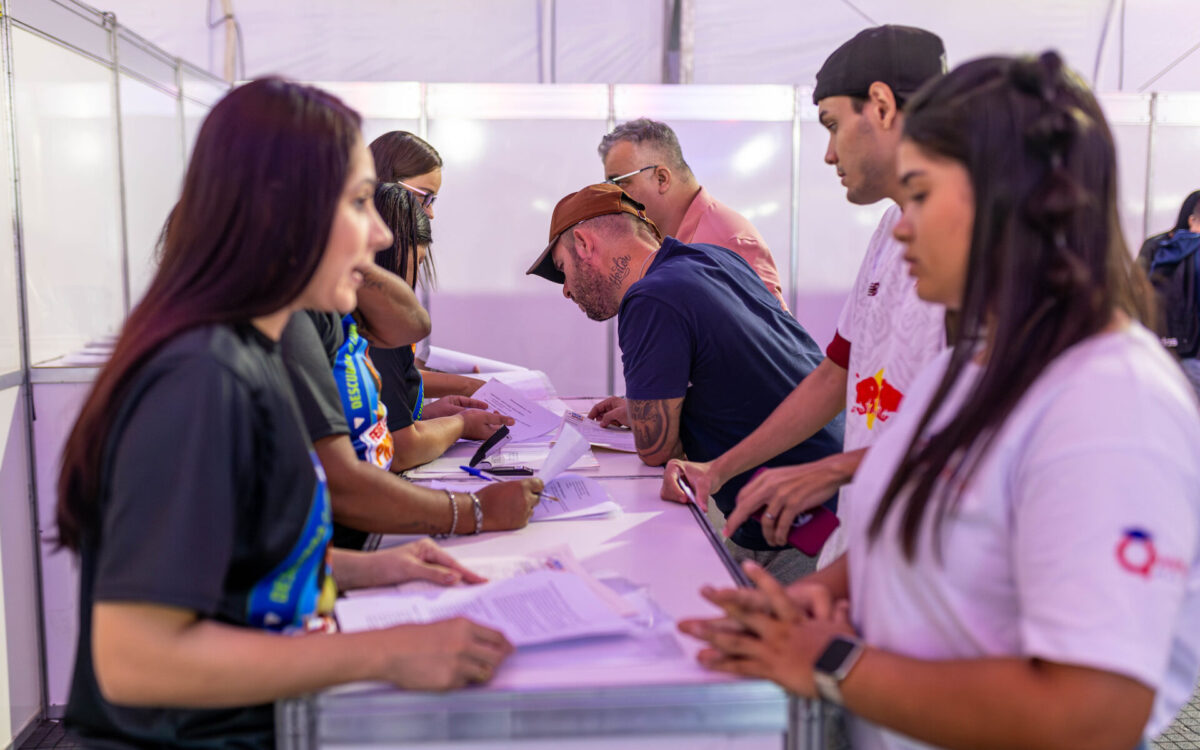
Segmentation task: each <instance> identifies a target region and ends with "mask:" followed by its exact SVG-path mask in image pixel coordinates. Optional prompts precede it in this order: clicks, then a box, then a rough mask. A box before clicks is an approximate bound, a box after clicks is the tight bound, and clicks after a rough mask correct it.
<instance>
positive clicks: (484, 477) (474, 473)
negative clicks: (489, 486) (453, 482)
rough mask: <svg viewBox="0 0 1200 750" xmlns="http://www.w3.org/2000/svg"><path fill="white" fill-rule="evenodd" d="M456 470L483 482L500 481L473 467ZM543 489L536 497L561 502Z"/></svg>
mask: <svg viewBox="0 0 1200 750" xmlns="http://www.w3.org/2000/svg"><path fill="white" fill-rule="evenodd" d="M458 468H460V469H462V470H463V471H465V472H467V473H468V474H470V475H471V476H473V477H476V478H477V479H482V480H483V481H485V482H499V481H500V480H499V479H496V478H495V477H493V476H489V475H488V474H486V473H484V472H485V471H486V470H484V469H476V468H475V467H474V466H459V467H458ZM544 489H545V486H544V485H543V491H541V492H538V493H537V495H538V497H543V498H545V499H547V500H553V501H555V502H559V503H561V502H562V498H558V497H555V496H554V495H550V494H547V493H546V492H545V491H544Z"/></svg>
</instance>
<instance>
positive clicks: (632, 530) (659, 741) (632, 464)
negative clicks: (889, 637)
mask: <svg viewBox="0 0 1200 750" xmlns="http://www.w3.org/2000/svg"><path fill="white" fill-rule="evenodd" d="M559 403H560V404H561V402H559ZM568 405H570V406H571V407H572V408H575V409H576V410H579V407H580V406H584V410H585V411H586V406H585V405H583V404H579V405H577V404H575V403H571V404H568ZM452 450H454V451H462V452H463V453H464V454H465V455H468V456H469V454H470V450H469V449H468V448H467V447H466V446H458V447H456V448H454V449H452ZM596 456H597V459H598V460H599V462H600V468H599V470H598V471H597V470H593V471H592V472H587V473H590V474H592V475H594V476H597V478H599V479H600V481H601V484H602V485H603V486H604V487H605V489H606V490H607V491H608V493H609V495H611V496H612V498H613V499H614V500H615V501H616V502H617V503H618V504H620V505H621V506H622V508H623V513H621V514H619V515H615V516H612V517H609V518H605V519H598V520H595V519H594V520H577V521H554V522H543V523H535V524H530V525H529V526H527V527H526V528H524V529H520V530H517V531H511V532H495V533H487V534H480V535H478V536H467V537H457V538H454V539H450V540H447V541H446V542H444V544H445V546H446V547H449V548H451V549H452V550H453V551H454V554H455V555H456V556H457V557H458V558H459V559H460V560H463V561H464V562H466V563H467V564H470V561H471V559H472V558H479V557H494V556H498V555H511V554H517V553H521V552H533V551H536V550H540V549H546V548H549V547H552V546H555V545H559V544H563V543H568V544H569V545H570V546H571V548H572V551H573V552H574V554H575V557H576V558H578V559H579V561H580V562H581V563H582V564H583V566H584V567H585V568H587V569H588V570H589V571H591V572H593V573H596V574H611V575H615V576H616V577H618V578H620V579H624V580H625V581H627V582H629V583H631V584H633V585H634V586H636V587H644V589H645V590H646V592H647V594H648V595H649V597H650V598H651V599H652V601H654V602H655V603H656V604H657V605H658V607H659V608H660V609H661V612H662V615H663V622H664V625H663V626H662V627H661V628H659V629H656V630H655V631H654V632H655V633H656V635H657V636H658V637H659V638H660V640H659V641H657V644H658V645H657V646H655V647H654V648H648V649H647V651H646V653H644V654H642V653H638V654H628V653H626V654H617V655H614V654H613V653H612V652H611V651H610V650H608V649H606V648H605V647H603V646H597V645H596V644H594V643H590V642H586V641H585V642H572V643H566V644H555V645H548V646H542V647H537V648H534V649H528V650H526V649H522V650H521V651H518V652H517V653H516V654H514V655H513V656H512V657H510V659H509V660H508V661H506V662H505V663H504V664H503V665H502V666H501V668H500V669H499V670H498V671H497V673H496V675H495V678H494V680H493V681H492V682H491V683H490V684H488V685H486V686H482V687H477V688H470V689H466V690H460V691H456V692H452V693H440V694H431V693H413V692H405V691H400V690H396V689H393V688H391V687H388V686H383V685H363V684H358V685H350V686H344V687H342V688H337V689H333V690H328V691H325V692H323V693H320V694H318V695H315V696H308V697H305V698H302V699H296V700H290V701H282V702H280V703H278V704H277V707H276V716H277V731H278V735H279V740H278V747H280V748H286V749H287V750H307V749H308V748H315V747H361V746H368V745H369V746H372V747H401V746H403V747H405V748H412V747H448V746H449V747H453V748H455V750H484V749H485V748H487V749H488V750H491V749H492V748H518V747H519V748H533V747H542V746H544V747H546V748H562V747H570V748H586V749H587V750H601V749H604V750H608V749H609V748H639V749H640V748H646V749H647V750H651V749H652V750H668V749H671V750H675V749H680V750H682V749H683V748H687V749H688V750H693V749H695V748H702V749H703V748H712V749H713V750H716V749H717V748H736V749H738V750H743V749H744V750H751V748H754V749H756V750H757V749H758V748H781V747H790V748H799V747H813V748H815V747H819V746H820V734H821V731H822V721H821V719H822V717H821V715H820V710H818V707H817V705H816V704H811V705H810V704H809V703H808V702H807V701H795V700H789V698H788V696H787V695H786V693H784V692H783V691H782V690H781V689H780V688H778V687H777V686H776V685H774V684H773V683H769V682H765V681H756V680H740V679H735V678H731V677H728V676H725V675H721V674H717V673H713V672H708V671H706V670H704V669H702V668H701V667H700V666H699V665H698V664H696V661H695V653H696V651H697V650H698V649H699V644H698V643H697V642H695V641H693V640H692V639H690V638H687V637H684V636H678V635H675V634H674V633H675V631H674V628H673V624H672V623H673V622H674V621H676V620H678V619H681V618H683V617H689V616H697V615H699V616H706V615H712V614H715V613H716V612H717V610H716V609H715V608H714V607H713V606H712V605H711V604H709V603H708V602H706V601H705V600H704V599H703V598H702V597H701V596H700V594H699V589H700V587H701V586H702V585H704V584H712V585H717V586H731V585H735V584H740V583H742V582H743V581H744V578H741V573H740V571H739V570H738V569H737V567H736V566H735V565H734V564H733V562H732V560H731V559H730V558H729V555H728V554H727V553H726V551H725V549H724V546H723V545H722V544H721V542H720V540H719V538H718V537H717V536H716V534H715V532H713V530H712V527H711V526H710V525H709V523H708V521H707V519H705V518H704V516H703V514H702V513H701V512H700V511H699V510H698V509H696V508H695V507H693V506H686V505H679V504H676V503H668V502H664V501H663V500H661V499H659V496H658V494H659V485H660V481H661V474H662V470H661V469H660V468H656V467H648V466H645V465H644V464H642V463H641V461H640V460H639V459H638V458H637V456H636V455H633V454H619V453H615V452H611V451H602V450H596ZM384 543H385V544H387V543H388V540H387V539H385V542H384ZM448 743H449V744H448Z"/></svg>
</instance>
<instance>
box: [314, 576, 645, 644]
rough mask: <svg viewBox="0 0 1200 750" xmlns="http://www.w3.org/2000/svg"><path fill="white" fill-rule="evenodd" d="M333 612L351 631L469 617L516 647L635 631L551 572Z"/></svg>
mask: <svg viewBox="0 0 1200 750" xmlns="http://www.w3.org/2000/svg"><path fill="white" fill-rule="evenodd" d="M334 613H335V614H336V615H337V619H338V623H339V625H340V626H341V629H342V630H343V631H345V632H350V633H353V632H357V631H362V630H375V629H378V628H386V627H391V626H393V625H402V624H406V623H424V622H434V621H436V620H443V619H446V618H450V617H468V618H470V619H472V620H474V621H475V622H477V623H479V624H481V625H486V626H488V627H490V628H495V629H496V630H499V631H500V632H502V633H504V635H505V636H506V637H507V638H508V639H509V641H511V642H512V643H513V645H514V646H532V645H535V644H539V643H552V642H555V641H566V640H572V639H575V638H587V637H593V636H604V635H623V634H626V633H628V632H630V630H632V628H633V625H632V624H631V623H630V622H628V621H627V620H625V619H624V618H623V617H621V616H620V615H619V614H617V613H616V612H615V611H614V610H613V608H612V607H610V606H609V605H608V604H607V603H606V602H605V601H604V599H602V598H601V597H600V596H598V595H597V594H596V592H595V591H593V590H592V588H591V586H589V585H588V583H587V582H586V581H585V580H584V579H583V578H581V577H580V576H578V575H576V574H574V573H567V572H558V571H553V570H539V571H536V572H533V573H527V574H525V575H521V576H517V577H515V578H508V579H505V580H501V581H496V582H493V583H485V584H481V585H479V586H456V587H453V588H448V589H443V590H441V591H438V592H430V593H422V594H413V595H407V596H406V595H401V594H396V593H390V594H388V593H385V594H381V595H380V596H359V597H355V598H347V599H341V600H339V601H338V603H337V604H336V605H335V606H334Z"/></svg>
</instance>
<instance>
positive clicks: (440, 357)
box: [425, 346, 526, 375]
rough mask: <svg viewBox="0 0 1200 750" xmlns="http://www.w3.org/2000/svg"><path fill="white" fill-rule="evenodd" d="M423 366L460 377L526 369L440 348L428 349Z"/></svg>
mask: <svg viewBox="0 0 1200 750" xmlns="http://www.w3.org/2000/svg"><path fill="white" fill-rule="evenodd" d="M425 366H426V367H428V368H429V369H430V370H441V371H442V372H453V373H458V374H461V375H472V374H474V373H478V372H501V371H506V370H507V371H517V370H524V369H526V368H524V367H522V366H521V365H514V364H512V363H511V362H501V361H500V360H498V359H488V358H487V357H480V356H477V355H474V354H467V353H466V352H456V351H454V350H453V349H443V348H442V347H440V346H431V347H429V356H428V357H426V358H425ZM476 368H478V369H476Z"/></svg>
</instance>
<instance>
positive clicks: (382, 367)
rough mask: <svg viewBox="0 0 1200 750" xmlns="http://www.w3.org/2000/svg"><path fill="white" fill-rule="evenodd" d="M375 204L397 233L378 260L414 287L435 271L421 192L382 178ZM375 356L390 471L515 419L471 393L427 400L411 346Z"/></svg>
mask: <svg viewBox="0 0 1200 750" xmlns="http://www.w3.org/2000/svg"><path fill="white" fill-rule="evenodd" d="M375 209H376V210H377V211H378V212H379V215H380V216H381V217H383V222H384V224H385V225H387V227H388V229H390V230H391V232H392V238H393V239H392V244H391V246H390V247H388V248H386V249H384V250H380V251H379V252H378V253H376V255H375V263H376V264H377V265H379V266H380V267H381V268H383V269H385V270H387V271H391V272H393V273H395V274H396V275H397V276H398V277H399V278H401V279H403V280H404V281H405V283H406V284H408V285H409V286H410V287H412V288H413V289H415V288H416V284H417V276H418V275H419V274H420V275H422V276H423V277H424V279H425V283H427V284H428V283H429V282H430V280H431V279H432V277H433V271H432V265H433V260H432V258H431V256H430V245H432V243H433V232H432V231H431V228H430V221H429V217H428V215H426V213H425V212H424V211H423V210H422V208H421V203H420V200H419V196H417V195H416V194H415V193H413V192H411V191H410V190H408V189H406V188H405V187H404V186H403V185H401V184H399V183H394V182H385V183H380V185H379V186H378V187H377V188H376V189H375ZM371 359H372V361H373V362H374V363H375V365H376V367H378V369H379V378H380V385H379V396H380V400H381V401H382V402H383V404H384V405H385V406H386V409H387V425H386V426H387V429H388V430H389V431H390V435H391V442H392V445H393V446H394V450H395V456H394V457H393V458H392V462H391V468H392V471H403V470H405V469H409V468H412V467H413V466H418V465H420V464H423V463H425V462H427V461H432V460H433V459H435V458H437V457H438V456H440V455H442V454H443V453H445V452H446V449H447V448H449V447H450V446H451V445H453V444H454V443H455V442H456V441H458V440H459V438H466V439H468V440H484V439H487V438H488V437H490V436H491V434H492V433H493V432H495V431H496V429H498V428H499V426H500V425H501V424H510V425H511V424H512V423H513V420H512V418H510V417H502V416H500V415H498V414H495V413H492V412H488V411H485V410H486V409H487V406H488V405H487V403H485V402H483V401H479V400H478V399H473V398H470V397H468V396H457V395H455V396H445V397H443V398H440V399H437V400H435V401H430V402H429V403H425V399H424V382H423V379H422V377H421V372H420V371H419V370H418V369H417V365H416V362H415V359H414V356H413V350H412V348H411V347H407V346H401V347H396V348H394V349H374V348H373V349H372V350H371ZM344 400H345V399H343V401H344Z"/></svg>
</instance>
